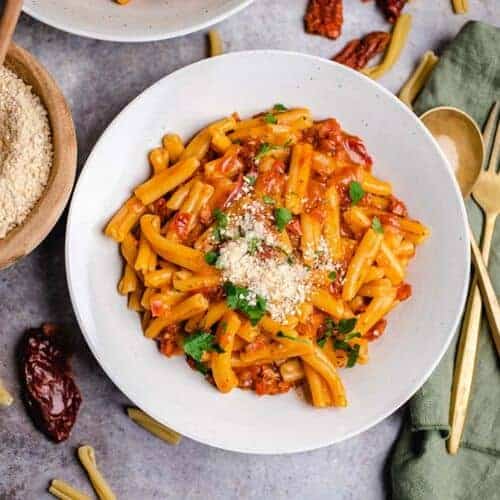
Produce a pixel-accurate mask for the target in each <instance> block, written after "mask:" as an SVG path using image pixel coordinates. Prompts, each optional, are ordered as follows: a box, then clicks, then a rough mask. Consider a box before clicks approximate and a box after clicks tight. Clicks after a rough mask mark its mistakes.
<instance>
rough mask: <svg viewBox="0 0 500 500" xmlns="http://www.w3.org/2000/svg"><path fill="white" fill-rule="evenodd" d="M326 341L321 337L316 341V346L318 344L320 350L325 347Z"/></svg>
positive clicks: (325, 338)
mask: <svg viewBox="0 0 500 500" xmlns="http://www.w3.org/2000/svg"><path fill="white" fill-rule="evenodd" d="M327 340H328V337H327V336H326V335H325V336H324V337H321V338H320V339H318V340H317V341H316V344H318V345H319V346H320V347H321V348H323V347H325V344H326V341H327Z"/></svg>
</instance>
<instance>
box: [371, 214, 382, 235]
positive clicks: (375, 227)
mask: <svg viewBox="0 0 500 500" xmlns="http://www.w3.org/2000/svg"><path fill="white" fill-rule="evenodd" d="M372 229H373V230H374V231H375V232H376V233H379V234H382V233H383V232H384V227H383V226H382V223H381V222H380V219H379V218H378V217H376V216H375V217H374V218H373V219H372Z"/></svg>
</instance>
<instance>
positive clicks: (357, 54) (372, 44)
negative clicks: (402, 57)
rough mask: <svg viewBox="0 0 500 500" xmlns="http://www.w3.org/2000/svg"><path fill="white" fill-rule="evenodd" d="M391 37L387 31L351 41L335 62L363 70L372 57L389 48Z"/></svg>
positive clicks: (369, 34)
mask: <svg viewBox="0 0 500 500" xmlns="http://www.w3.org/2000/svg"><path fill="white" fill-rule="evenodd" d="M390 39H391V35H390V34H389V33H386V32H385V31H374V32H373V33H368V35H365V36H364V37H363V38H355V39H354V40H351V41H350V42H349V43H348V44H347V45H346V46H345V47H344V48H343V49H342V50H341V51H340V52H339V53H338V54H337V55H336V56H335V57H334V58H333V60H334V61H336V62H338V63H340V64H344V65H345V66H349V67H350V68H354V69H358V70H359V69H363V68H364V67H365V66H366V65H367V64H368V62H369V61H370V59H371V58H372V57H375V56H376V55H377V54H381V53H382V52H384V51H385V49H386V48H387V45H388V44H389V40H390Z"/></svg>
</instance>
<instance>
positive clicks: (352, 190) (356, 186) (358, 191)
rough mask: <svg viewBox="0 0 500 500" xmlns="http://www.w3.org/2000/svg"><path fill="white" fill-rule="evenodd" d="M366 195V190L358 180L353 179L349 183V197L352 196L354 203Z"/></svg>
mask: <svg viewBox="0 0 500 500" xmlns="http://www.w3.org/2000/svg"><path fill="white" fill-rule="evenodd" d="M364 195H365V191H364V189H363V187H362V186H361V184H360V183H359V182H358V181H352V182H351V183H350V184H349V198H351V203H352V204H353V205H356V204H358V203H359V202H360V201H361V199H362V198H363V196H364Z"/></svg>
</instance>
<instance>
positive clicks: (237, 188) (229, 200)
mask: <svg viewBox="0 0 500 500" xmlns="http://www.w3.org/2000/svg"><path fill="white" fill-rule="evenodd" d="M242 187H243V174H240V175H239V176H238V178H237V179H236V182H235V183H234V187H233V190H232V191H231V192H230V193H229V194H228V196H227V198H226V201H225V202H224V205H223V206H222V208H223V209H224V208H227V207H228V206H229V205H231V203H232V202H233V200H234V199H235V198H236V197H237V196H238V195H239V194H240V191H241V188H242Z"/></svg>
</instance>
